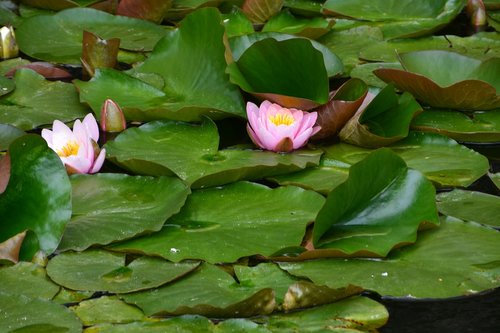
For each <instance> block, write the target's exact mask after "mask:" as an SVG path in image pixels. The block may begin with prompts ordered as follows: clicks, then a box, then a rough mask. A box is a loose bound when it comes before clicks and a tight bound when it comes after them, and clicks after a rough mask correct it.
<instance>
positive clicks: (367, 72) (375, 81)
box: [350, 62, 403, 89]
mask: <svg viewBox="0 0 500 333" xmlns="http://www.w3.org/2000/svg"><path fill="white" fill-rule="evenodd" d="M379 68H394V69H403V67H402V66H401V64H400V63H399V62H369V63H366V64H361V65H357V66H356V67H354V68H353V69H352V70H351V73H350V76H351V77H352V78H357V79H361V80H363V81H364V82H365V83H366V84H367V85H369V86H371V87H376V88H380V89H382V88H384V87H385V86H387V84H386V83H385V82H384V81H382V80H381V79H379V78H378V77H377V76H376V75H375V74H373V71H374V70H376V69H379Z"/></svg>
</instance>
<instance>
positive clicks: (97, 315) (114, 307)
mask: <svg viewBox="0 0 500 333" xmlns="http://www.w3.org/2000/svg"><path fill="white" fill-rule="evenodd" d="M72 310H73V311H74V312H75V314H76V315H77V316H78V318H80V320H81V321H82V323H83V324H84V325H85V326H91V325H97V324H105V323H110V324H124V323H130V322H133V321H140V320H144V319H145V316H144V313H143V312H142V311H141V310H139V309H138V308H136V307H135V306H132V305H129V304H126V303H125V302H123V301H121V300H120V299H118V298H117V297H116V296H103V297H100V298H95V299H90V300H86V301H83V302H80V304H78V306H75V307H74V308H72Z"/></svg>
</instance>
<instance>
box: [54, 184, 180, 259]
mask: <svg viewBox="0 0 500 333" xmlns="http://www.w3.org/2000/svg"><path fill="white" fill-rule="evenodd" d="M71 183H72V187H73V194H72V201H73V217H72V219H71V221H70V223H69V224H68V225H67V226H66V230H65V231H64V235H63V239H62V241H61V244H60V245H59V250H68V249H73V250H83V249H85V248H88V247H90V246H91V245H94V244H108V243H111V242H113V241H118V240H123V239H127V238H130V237H133V236H135V235H137V234H140V233H145V232H151V231H158V230H160V229H161V227H162V226H163V223H164V222H165V221H166V220H167V219H168V218H169V217H170V216H172V215H173V214H175V213H177V212H178V211H179V210H180V209H181V207H182V206H183V205H184V201H185V200H186V198H187V196H188V194H189V193H190V190H189V188H188V187H187V186H186V185H185V184H184V183H183V182H182V181H181V180H180V179H178V178H173V177H160V178H152V177H141V176H136V177H132V176H127V175H122V174H98V175H95V176H94V175H78V176H73V177H72V178H71Z"/></svg>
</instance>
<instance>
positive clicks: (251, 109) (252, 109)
mask: <svg viewBox="0 0 500 333" xmlns="http://www.w3.org/2000/svg"><path fill="white" fill-rule="evenodd" d="M247 117H248V122H249V123H250V125H251V126H252V127H257V126H258V118H259V108H258V107H257V105H255V104H253V103H252V102H248V103H247Z"/></svg>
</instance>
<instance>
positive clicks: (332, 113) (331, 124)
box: [314, 79, 368, 139]
mask: <svg viewBox="0 0 500 333" xmlns="http://www.w3.org/2000/svg"><path fill="white" fill-rule="evenodd" d="M367 93H368V87H367V85H366V84H365V83H364V82H363V81H362V80H359V79H350V80H349V81H347V82H346V83H344V84H343V85H342V86H340V88H339V89H337V90H336V91H334V92H332V93H330V101H329V102H328V103H327V104H325V105H322V106H320V107H319V108H317V109H316V110H315V111H317V112H318V119H317V120H316V123H317V124H318V125H319V126H321V130H320V131H319V132H318V133H317V134H316V135H315V136H314V139H322V138H326V137H329V136H333V135H335V134H337V133H338V132H339V131H340V130H341V129H342V127H344V125H345V124H346V123H347V122H348V121H349V119H351V117H352V116H353V115H354V114H355V113H356V111H357V110H358V108H359V107H360V106H361V104H362V103H363V100H364V99H365V97H366V94H367Z"/></svg>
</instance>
